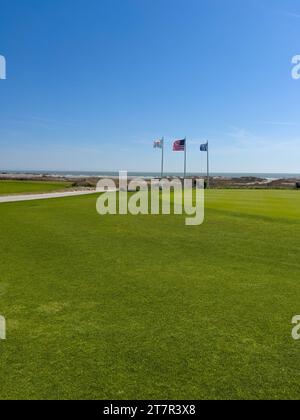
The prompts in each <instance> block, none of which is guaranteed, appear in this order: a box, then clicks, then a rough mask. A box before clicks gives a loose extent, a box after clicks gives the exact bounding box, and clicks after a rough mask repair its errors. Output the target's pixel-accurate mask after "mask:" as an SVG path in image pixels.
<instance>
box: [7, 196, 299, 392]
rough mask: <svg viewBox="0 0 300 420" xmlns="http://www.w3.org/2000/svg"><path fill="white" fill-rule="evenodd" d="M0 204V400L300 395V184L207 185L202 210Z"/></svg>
mask: <svg viewBox="0 0 300 420" xmlns="http://www.w3.org/2000/svg"><path fill="white" fill-rule="evenodd" d="M95 197H96V196H89V197H86V196H85V197H73V198H63V199H59V200H47V201H39V202H38V201H37V202H26V203H7V204H2V205H0V218H1V224H0V237H1V241H0V252H1V259H0V272H1V277H0V314H2V315H4V316H5V317H6V318H7V324H8V330H7V334H8V339H7V341H2V342H0V366H1V376H0V398H2V399H12V398H22V399H27V398H30V399H33V398H38V399H41V398H46V399H75V398H80V399H88V398H93V399H94V398H95V399H96V398H97V399H105V398H107V399H119V398H120V399H141V398H146V399H147V398H161V399H177V398H183V399H187V398H189V399H190V398H191V399H193V398H195V399H202V398H210V399H211V398H224V399H226V398H238V399H240V398H255V399H256V398H271V399H277V398H299V392H300V385H299V384H300V365H299V354H300V353H299V352H300V342H295V341H293V340H292V338H291V329H292V325H291V319H292V317H293V316H294V315H296V314H299V313H300V288H299V281H300V260H299V255H300V241H299V239H300V223H299V217H300V193H299V192H297V191H256V190H253V191H252V190H251V191H247V190H243V191H239V190H238V191H222V190H217V191H209V192H208V193H207V194H206V207H207V209H206V221H205V223H204V224H203V225H202V226H199V227H190V228H188V227H186V226H185V225H184V219H183V217H181V216H136V217H134V216H105V217H101V216H99V215H97V213H96V211H95Z"/></svg>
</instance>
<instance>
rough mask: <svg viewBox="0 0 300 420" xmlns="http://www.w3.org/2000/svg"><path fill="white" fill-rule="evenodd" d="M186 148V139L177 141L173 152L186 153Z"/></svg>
mask: <svg viewBox="0 0 300 420" xmlns="http://www.w3.org/2000/svg"><path fill="white" fill-rule="evenodd" d="M185 146H186V139H183V140H176V141H175V142H174V144H173V152H184V151H185Z"/></svg>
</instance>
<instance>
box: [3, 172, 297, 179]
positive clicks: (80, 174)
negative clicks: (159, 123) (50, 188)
mask: <svg viewBox="0 0 300 420" xmlns="http://www.w3.org/2000/svg"><path fill="white" fill-rule="evenodd" d="M0 174H17V175H21V174H24V175H35V176H37V175H46V176H52V177H70V178H89V177H101V176H102V177H103V176H104V177H108V178H109V177H116V176H118V175H119V173H118V172H114V171H95V172H93V171H36V170H34V171H33V170H32V171H30V170H24V171H13V170H0ZM128 176H131V177H133V176H136V177H138V176H140V177H144V178H155V177H160V172H128ZM164 176H178V177H181V176H182V172H165V174H164ZM187 176H206V173H202V172H198V173H197V172H190V173H187ZM210 176H213V177H217V176H219V177H228V178H241V177H250V176H251V177H257V178H265V179H288V178H299V179H300V173H251V172H247V173H246V172H212V173H211V174H210Z"/></svg>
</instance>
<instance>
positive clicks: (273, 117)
mask: <svg viewBox="0 0 300 420" xmlns="http://www.w3.org/2000/svg"><path fill="white" fill-rule="evenodd" d="M0 54H1V55H3V56H5V57H6V60H7V80H0V168H1V169H17V170H21V169H36V170H39V169H45V170H79V171H81V170H99V171H102V170H103V171H104V170H119V169H125V170H135V171H153V170H158V171H159V168H160V156H159V151H157V150H156V151H155V150H153V148H152V141H153V140H154V139H156V138H158V137H160V136H165V137H166V141H167V151H166V170H168V171H180V170H182V155H181V154H180V153H172V151H171V140H173V139H175V138H181V137H185V136H186V137H187V139H188V170H189V171H203V170H205V154H204V153H202V154H201V153H200V152H199V144H200V143H201V142H202V141H204V140H206V139H208V140H209V141H210V147H211V166H212V170H213V171H215V172H223V171H227V172H232V171H236V172H298V173H299V172H300V147H299V146H300V131H299V129H300V118H299V111H300V80H299V81H295V80H293V79H292V77H291V69H292V64H291V60H292V57H293V56H294V55H296V54H300V4H299V1H297V0H89V1H84V0H51V1H50V0H43V1H41V0H26V1H24V0H1V14H0Z"/></svg>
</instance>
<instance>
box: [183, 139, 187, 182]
mask: <svg viewBox="0 0 300 420" xmlns="http://www.w3.org/2000/svg"><path fill="white" fill-rule="evenodd" d="M184 140H185V142H184V176H183V179H184V180H185V178H186V147H187V144H186V143H187V141H186V138H185V139H184Z"/></svg>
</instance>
